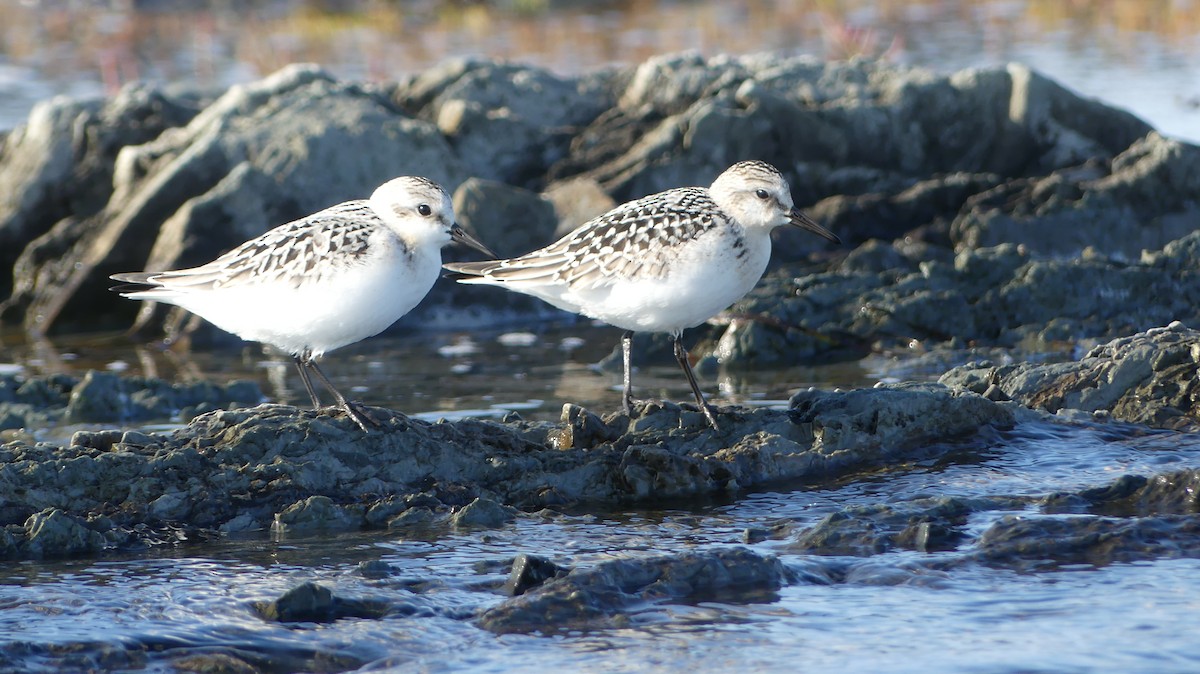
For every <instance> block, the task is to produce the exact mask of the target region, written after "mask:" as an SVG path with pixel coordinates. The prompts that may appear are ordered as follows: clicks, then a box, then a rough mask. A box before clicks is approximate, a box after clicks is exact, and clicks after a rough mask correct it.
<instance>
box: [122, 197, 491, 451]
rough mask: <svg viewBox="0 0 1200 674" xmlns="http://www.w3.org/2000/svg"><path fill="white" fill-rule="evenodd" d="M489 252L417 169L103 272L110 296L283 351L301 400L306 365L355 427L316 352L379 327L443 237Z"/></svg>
mask: <svg viewBox="0 0 1200 674" xmlns="http://www.w3.org/2000/svg"><path fill="white" fill-rule="evenodd" d="M452 241H454V242H459V243H463V244H466V245H468V246H471V247H472V248H475V249H477V250H479V251H481V252H483V253H484V254H486V255H489V256H491V257H495V254H494V253H492V252H491V251H490V250H488V248H487V247H486V246H484V245H483V244H482V243H480V242H479V241H477V240H475V239H474V238H473V237H472V236H470V235H469V234H467V233H466V232H465V231H463V229H462V227H460V226H459V225H458V223H457V222H455V218H454V207H453V206H452V205H451V202H450V196H449V195H448V194H446V191H445V190H444V189H442V187H441V186H440V185H438V184H437V183H435V182H432V181H430V180H426V179H425V178H418V177H401V178H396V179H394V180H390V181H388V182H386V183H384V184H383V185H381V186H380V187H379V188H377V189H376V190H375V192H374V193H372V194H371V197H370V198H369V199H357V200H354V201H347V202H345V203H341V204H338V205H336V206H331V207H329V208H327V209H325V210H323V211H318V212H317V213H313V214H312V215H309V216H307V217H304V218H301V219H299V220H295V221H293V222H289V223H286V224H283V225H280V226H279V227H276V228H275V229H272V230H270V231H268V232H266V233H265V234H262V235H261V236H258V237H256V238H254V239H251V240H249V241H247V242H245V243H243V244H242V245H240V246H238V247H237V248H234V249H233V250H231V251H229V252H228V253H225V254H224V255H222V256H220V257H218V258H217V259H215V260H213V261H212V262H209V263H208V264H204V265H201V266H199V267H193V268H191V269H179V270H176V271H161V272H133V273H125V274H113V275H112V276H111V277H110V278H112V279H113V280H114V281H120V282H121V283H122V285H119V286H115V287H114V288H112V289H113V290H114V291H116V292H119V293H120V294H121V296H122V297H128V298H130V299H136V300H153V301H156V302H166V303H167V304H174V305H177V306H180V307H183V308H184V309H187V310H188V311H190V312H192V313H194V314H197V315H199V316H200V317H202V318H204V319H206V320H208V321H209V322H211V323H212V324H213V325H216V326H217V327H218V328H221V329H222V330H225V331H226V332H231V333H233V334H235V335H237V336H238V337H241V338H242V339H245V340H249V341H253V342H262V343H264V344H270V345H271V346H274V347H277V348H279V349H282V350H283V351H286V352H287V353H289V354H291V356H292V359H293V360H295V362H296V367H297V368H298V369H299V370H300V378H301V380H303V382H304V388H305V389H306V390H307V391H308V395H309V397H310V398H311V399H312V403H313V407H314V408H315V409H320V407H321V401H320V398H318V397H317V393H316V391H315V390H314V389H313V384H312V380H311V379H310V377H309V372H310V371H311V373H312V374H314V375H316V377H317V379H318V380H320V382H321V384H323V385H324V386H325V388H327V389H329V391H330V392H331V393H332V394H333V396H334V398H335V399H336V400H337V404H338V406H339V407H341V409H342V410H344V411H345V412H346V414H347V415H348V416H349V417H350V418H351V419H353V420H354V422H355V423H356V424H358V426H359V427H360V428H362V429H363V431H366V430H367V424H368V423H370V424H372V425H375V426H379V425H380V424H379V422H378V421H377V420H376V419H374V418H372V417H371V415H370V414H369V413H368V412H367V411H366V409H365V408H364V407H363V406H362V404H361V403H357V402H351V401H349V400H347V399H346V397H345V396H343V395H342V394H341V393H340V392H339V391H338V390H337V389H336V388H335V387H334V386H333V383H332V382H330V381H329V378H328V377H326V376H325V374H324V373H323V372H321V369H320V368H319V367H317V359H318V358H320V357H321V356H322V355H323V354H324V353H326V352H327V351H332V350H333V349H336V348H338V347H342V346H345V345H347V344H353V343H354V342H357V341H360V340H363V339H366V338H367V337H371V336H372V335H376V334H379V333H380V332H382V331H383V329H384V328H386V327H388V326H389V325H391V324H392V323H394V322H395V321H396V320H397V319H399V318H400V317H401V316H403V315H405V314H407V313H408V312H409V311H411V310H412V308H413V307H415V306H417V303H418V302H420V301H421V300H422V299H423V298H424V297H425V295H426V293H428V292H429V289H430V288H431V287H433V282H434V281H435V280H437V277H438V274H439V273H440V268H441V264H442V254H441V249H442V247H443V246H445V245H446V244H448V243H450V242H452Z"/></svg>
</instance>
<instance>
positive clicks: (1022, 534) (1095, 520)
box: [975, 515, 1200, 568]
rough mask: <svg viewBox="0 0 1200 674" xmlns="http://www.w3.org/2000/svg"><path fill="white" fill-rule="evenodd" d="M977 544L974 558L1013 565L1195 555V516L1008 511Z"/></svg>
mask: <svg viewBox="0 0 1200 674" xmlns="http://www.w3.org/2000/svg"><path fill="white" fill-rule="evenodd" d="M978 548H979V549H978V551H977V553H976V554H975V558H976V559H979V560H982V561H986V562H988V563H992V564H1002V565H1004V566H1009V567H1011V566H1016V567H1018V568H1036V567H1038V566H1045V565H1060V564H1094V565H1097V566H1102V565H1105V564H1111V563H1113V562H1134V561H1140V560H1146V559H1162V558H1166V559H1173V558H1180V557H1187V558H1196V557H1200V518H1197V517H1195V516H1194V515H1163V516H1158V517H1143V518H1135V519H1120V518H1110V517H1096V516H1076V517H1061V516H1059V517H1046V516H1017V515H1009V516H1005V517H1003V518H1002V519H1001V520H1000V521H998V522H996V523H995V524H993V525H992V526H991V527H989V528H988V529H987V530H986V531H985V532H984V533H983V535H982V536H981V537H980V540H979V546H978Z"/></svg>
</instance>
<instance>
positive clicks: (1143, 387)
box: [940, 322, 1200, 431]
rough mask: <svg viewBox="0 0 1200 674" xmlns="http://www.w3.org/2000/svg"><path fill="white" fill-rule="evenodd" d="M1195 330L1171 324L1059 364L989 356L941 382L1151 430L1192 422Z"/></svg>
mask: <svg viewBox="0 0 1200 674" xmlns="http://www.w3.org/2000/svg"><path fill="white" fill-rule="evenodd" d="M1198 342H1200V332H1197V331H1195V330H1191V329H1189V328H1187V327H1185V326H1183V324H1181V323H1178V322H1175V323H1171V324H1170V325H1168V326H1166V327H1164V328H1153V329H1150V330H1147V331H1145V332H1140V333H1137V334H1135V335H1132V336H1129V337H1122V338H1119V339H1115V340H1113V341H1111V342H1109V343H1107V344H1104V345H1101V346H1098V347H1096V348H1094V349H1092V350H1091V351H1090V352H1088V353H1087V354H1086V355H1085V356H1084V357H1083V358H1081V359H1080V360H1078V361H1072V362H1066V363H1049V364H1046V363H1015V364H1011V365H1000V366H997V365H995V364H992V363H990V362H987V361H984V362H977V363H970V364H967V365H963V366H961V367H958V368H955V369H953V370H950V371H949V372H947V373H946V374H944V375H942V377H941V379H940V381H941V382H942V383H943V384H946V385H947V386H951V387H953V388H958V389H966V390H971V391H976V392H978V393H983V392H984V391H985V390H986V389H987V388H988V387H990V386H996V387H998V388H999V389H1000V390H1001V391H1002V392H1003V394H1004V395H1005V396H1007V397H1008V398H1010V399H1012V400H1015V401H1017V402H1019V403H1021V404H1022V405H1025V406H1027V407H1031V408H1034V409H1039V410H1044V411H1046V412H1051V413H1062V412H1066V411H1069V410H1077V411H1081V412H1085V413H1088V414H1090V415H1094V416H1097V417H1101V418H1106V419H1113V420H1118V421H1125V422H1129V423H1137V424H1146V425H1148V426H1155V427H1158V428H1172V429H1177V430H1187V431H1194V430H1196V429H1198V428H1200V407H1198V406H1197V403H1196V401H1195V400H1194V399H1193V396H1192V394H1191V391H1192V390H1193V388H1194V386H1195V382H1196V381H1197V377H1198V376H1200V353H1198V352H1197V350H1196V344H1197V343H1198Z"/></svg>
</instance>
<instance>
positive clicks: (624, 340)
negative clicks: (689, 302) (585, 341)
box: [621, 330, 633, 417]
mask: <svg viewBox="0 0 1200 674" xmlns="http://www.w3.org/2000/svg"><path fill="white" fill-rule="evenodd" d="M632 351H633V331H632V330H626V331H625V334H623V335H621V356H622V362H624V364H625V388H624V389H623V391H624V393H623V395H622V396H621V405H622V406H623V407H624V409H625V414H626V415H628V416H630V417H632V416H633V377H631V376H630V374H629V371H630V370H631V369H633V368H632V365H633V357H632V356H631V355H630V354H631V352H632Z"/></svg>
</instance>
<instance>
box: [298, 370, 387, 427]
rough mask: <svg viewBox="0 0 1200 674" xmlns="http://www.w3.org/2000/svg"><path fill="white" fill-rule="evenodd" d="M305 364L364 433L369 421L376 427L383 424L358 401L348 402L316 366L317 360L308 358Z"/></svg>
mask: <svg viewBox="0 0 1200 674" xmlns="http://www.w3.org/2000/svg"><path fill="white" fill-rule="evenodd" d="M305 364H306V365H307V366H308V367H309V368H311V369H312V371H313V374H315V375H317V379H319V380H321V384H323V385H324V386H325V388H327V389H329V392H330V393H332V394H333V397H334V398H335V399H337V403H338V406H339V407H341V408H342V409H343V410H345V412H346V415H347V416H349V417H350V418H351V419H353V420H354V423H356V424H358V427H359V428H361V429H363V432H364V433H365V432H367V423H370V424H371V425H372V426H375V427H376V428H379V427H381V426H383V424H381V423H379V420H378V419H376V418H375V417H373V416H371V414H370V413H369V412H367V410H366V408H365V407H363V406H362V405H361V404H359V403H352V402H350V401H349V400H347V399H346V396H344V395H342V394H341V392H340V391H338V390H337V389H336V388H334V387H333V382H331V381H329V377H326V376H325V373H324V372H321V368H319V367H317V362H316V361H315V360H312V359H311V358H310V359H309V360H308V361H306V362H305Z"/></svg>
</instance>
